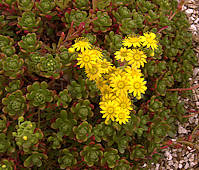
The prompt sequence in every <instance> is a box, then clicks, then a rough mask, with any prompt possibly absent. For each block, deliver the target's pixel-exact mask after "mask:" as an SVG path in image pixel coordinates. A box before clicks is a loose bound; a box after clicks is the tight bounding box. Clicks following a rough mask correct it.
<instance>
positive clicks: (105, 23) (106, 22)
mask: <svg viewBox="0 0 199 170" xmlns="http://www.w3.org/2000/svg"><path fill="white" fill-rule="evenodd" d="M94 17H97V19H96V20H94V21H93V31H94V32H98V31H102V32H106V31H108V30H109V29H110V26H111V25H112V19H111V18H110V16H109V15H108V13H107V12H102V11H97V13H96V15H95V16H94Z"/></svg>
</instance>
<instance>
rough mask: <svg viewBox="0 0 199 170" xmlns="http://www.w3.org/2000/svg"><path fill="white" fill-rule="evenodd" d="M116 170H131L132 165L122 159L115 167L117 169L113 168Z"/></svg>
mask: <svg viewBox="0 0 199 170" xmlns="http://www.w3.org/2000/svg"><path fill="white" fill-rule="evenodd" d="M113 169H114V170H120V169H124V170H127V169H131V167H130V163H129V162H128V161H127V160H125V159H120V160H119V161H118V162H117V165H116V166H115V168H113Z"/></svg>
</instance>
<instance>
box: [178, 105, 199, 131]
mask: <svg viewBox="0 0 199 170" xmlns="http://www.w3.org/2000/svg"><path fill="white" fill-rule="evenodd" d="M198 104H199V102H198ZM178 133H179V134H182V133H185V134H187V130H186V129H185V128H183V127H182V126H181V125H180V126H179V127H178Z"/></svg>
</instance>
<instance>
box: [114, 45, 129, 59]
mask: <svg viewBox="0 0 199 170" xmlns="http://www.w3.org/2000/svg"><path fill="white" fill-rule="evenodd" d="M114 54H115V58H116V60H121V62H123V61H124V60H126V59H127V58H128V56H129V55H132V50H131V49H127V48H126V47H121V48H120V50H119V51H116V52H115V53H114Z"/></svg>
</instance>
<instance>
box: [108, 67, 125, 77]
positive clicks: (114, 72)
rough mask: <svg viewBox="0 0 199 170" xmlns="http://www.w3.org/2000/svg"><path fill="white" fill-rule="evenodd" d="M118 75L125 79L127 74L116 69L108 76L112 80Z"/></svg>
mask: <svg viewBox="0 0 199 170" xmlns="http://www.w3.org/2000/svg"><path fill="white" fill-rule="evenodd" d="M118 75H119V76H121V77H125V76H127V73H126V72H125V71H124V70H123V69H121V68H116V69H115V70H114V71H112V73H110V74H109V77H110V78H112V77H115V76H118Z"/></svg>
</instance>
